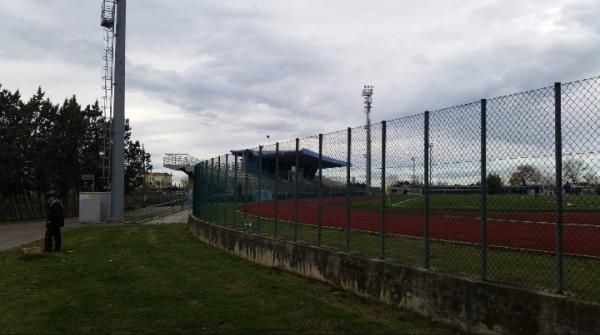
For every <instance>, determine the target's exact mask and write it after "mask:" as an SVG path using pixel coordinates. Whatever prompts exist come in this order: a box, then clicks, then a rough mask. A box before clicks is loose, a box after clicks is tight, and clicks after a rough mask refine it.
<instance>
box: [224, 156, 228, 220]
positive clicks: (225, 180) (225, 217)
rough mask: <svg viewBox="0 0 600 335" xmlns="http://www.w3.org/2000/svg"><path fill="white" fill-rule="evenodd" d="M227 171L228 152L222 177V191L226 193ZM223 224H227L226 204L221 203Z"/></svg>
mask: <svg viewBox="0 0 600 335" xmlns="http://www.w3.org/2000/svg"><path fill="white" fill-rule="evenodd" d="M228 173H229V154H225V176H224V178H223V185H224V187H223V191H224V192H223V193H224V194H228V193H229V192H228V187H227V186H228V185H227V180H228V177H229V176H228V175H227V174H228ZM225 201H227V202H228V201H229V199H226V200H225ZM223 225H227V205H226V204H223Z"/></svg>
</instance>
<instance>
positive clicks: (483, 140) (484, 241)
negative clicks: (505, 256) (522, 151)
mask: <svg viewBox="0 0 600 335" xmlns="http://www.w3.org/2000/svg"><path fill="white" fill-rule="evenodd" d="M480 183H481V204H480V205H481V280H487V270H488V264H487V250H488V241H487V100H486V99H481V181H480Z"/></svg>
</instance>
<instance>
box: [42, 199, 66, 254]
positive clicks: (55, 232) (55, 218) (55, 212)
mask: <svg viewBox="0 0 600 335" xmlns="http://www.w3.org/2000/svg"><path fill="white" fill-rule="evenodd" d="M47 198H48V219H47V220H46V236H45V239H44V247H45V248H44V249H45V250H46V251H52V239H54V251H60V246H61V242H62V239H61V236H60V227H62V226H64V225H65V214H64V208H63V205H62V203H61V202H60V200H58V199H57V198H56V193H54V192H48V194H47Z"/></svg>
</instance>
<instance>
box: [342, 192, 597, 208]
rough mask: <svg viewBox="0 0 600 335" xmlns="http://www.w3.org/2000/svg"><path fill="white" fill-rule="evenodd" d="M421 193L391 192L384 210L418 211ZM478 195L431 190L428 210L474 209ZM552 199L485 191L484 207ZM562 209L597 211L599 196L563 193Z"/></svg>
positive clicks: (545, 204)
mask: <svg viewBox="0 0 600 335" xmlns="http://www.w3.org/2000/svg"><path fill="white" fill-rule="evenodd" d="M423 199H424V198H423V196H422V195H395V196H388V197H387V203H386V204H387V210H390V211H421V210H423V205H424V201H423ZM480 201H481V198H480V196H479V194H431V195H430V196H429V206H430V208H431V210H452V211H478V210H479V209H480ZM351 206H352V208H354V209H363V210H373V211H379V210H380V207H381V200H380V199H378V198H375V197H374V198H373V199H368V200H364V199H361V200H357V199H353V200H352V203H351ZM555 206H556V201H555V200H554V199H553V198H552V197H550V196H547V195H540V196H538V197H535V196H531V195H515V194H504V195H488V206H487V207H488V211H502V212H552V211H554V210H555ZM563 207H564V210H565V211H567V212H598V211H600V196H595V195H580V196H568V197H567V196H565V197H564V206H563Z"/></svg>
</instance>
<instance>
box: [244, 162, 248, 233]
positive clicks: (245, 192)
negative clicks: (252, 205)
mask: <svg viewBox="0 0 600 335" xmlns="http://www.w3.org/2000/svg"><path fill="white" fill-rule="evenodd" d="M243 163H244V170H245V173H244V229H247V227H248V150H244V162H243Z"/></svg>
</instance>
